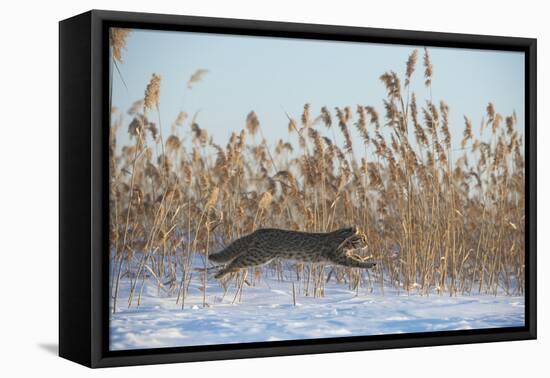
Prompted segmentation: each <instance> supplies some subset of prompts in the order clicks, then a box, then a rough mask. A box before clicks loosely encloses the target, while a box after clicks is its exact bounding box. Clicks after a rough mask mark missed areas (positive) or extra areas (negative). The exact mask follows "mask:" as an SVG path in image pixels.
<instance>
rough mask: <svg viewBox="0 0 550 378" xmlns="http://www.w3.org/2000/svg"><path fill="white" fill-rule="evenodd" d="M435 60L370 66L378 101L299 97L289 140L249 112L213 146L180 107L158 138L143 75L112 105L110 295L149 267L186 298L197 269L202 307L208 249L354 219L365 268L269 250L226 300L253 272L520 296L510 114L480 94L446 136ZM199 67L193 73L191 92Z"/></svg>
mask: <svg viewBox="0 0 550 378" xmlns="http://www.w3.org/2000/svg"><path fill="white" fill-rule="evenodd" d="M125 36H126V34H123V33H118V34H117V35H116V38H113V39H112V41H114V42H116V44H113V51H114V55H113V63H116V64H121V62H122V55H121V51H120V48H121V47H120V46H124V43H121V41H120V39H121V38H122V39H124V38H125ZM419 54H422V55H423V59H422V62H421V64H422V65H423V75H424V84H425V86H426V87H427V88H428V89H429V92H428V93H430V96H429V97H430V98H428V99H426V100H424V101H422V103H420V102H419V101H418V100H417V98H416V93H415V91H414V89H413V88H411V78H412V76H413V75H414V74H415V73H416V71H417V70H416V68H417V67H416V66H417V65H418V63H417V60H418V55H419ZM433 71H434V67H433V65H432V63H431V60H430V56H429V51H428V50H427V49H424V50H416V49H415V50H412V52H411V54H410V57H409V60H408V61H407V62H406V66H405V70H404V74H403V75H402V76H400V75H398V74H397V73H395V72H391V71H390V72H386V73H383V74H382V75H381V77H380V80H381V81H382V83H383V84H384V86H385V88H386V90H387V96H386V98H385V99H384V109H376V108H375V107H373V106H369V105H355V106H353V107H351V106H349V107H336V108H329V107H328V106H323V107H322V108H320V109H317V110H315V109H312V107H311V106H310V105H309V104H305V105H304V107H303V113H302V114H297V115H287V116H288V124H287V125H281V127H288V139H287V140H279V141H278V142H276V143H273V141H267V140H266V139H265V138H264V137H263V132H262V126H261V121H260V118H259V116H258V115H257V114H256V113H255V112H254V111H251V112H250V113H249V114H248V115H246V117H244V116H245V115H243V119H246V122H245V124H244V125H233V127H234V130H235V132H233V133H232V134H231V137H230V138H229V140H228V141H227V143H226V144H225V145H218V144H216V143H214V141H213V139H212V138H210V137H209V134H208V130H206V129H205V128H202V127H201V126H200V125H199V121H198V117H197V116H194V117H189V116H188V115H187V113H185V112H183V111H182V112H181V113H180V114H179V115H178V117H177V119H175V120H174V122H173V124H172V127H171V134H170V135H167V136H163V135H162V127H161V125H160V118H161V117H160V114H161V113H160V112H161V109H160V102H159V93H160V91H162V77H161V76H160V75H158V74H153V75H152V76H151V81H150V83H149V84H148V85H147V87H146V88H144V90H145V92H144V93H145V94H144V97H143V98H142V99H137V101H136V102H135V103H134V105H133V106H132V107H131V109H129V110H128V111H127V113H126V114H125V115H124V114H122V113H121V112H120V111H118V110H116V109H113V112H112V117H111V138H110V243H111V244H110V251H109V252H108V253H110V258H111V272H112V275H111V293H112V300H113V302H114V306H113V308H114V309H116V308H117V301H118V302H120V300H121V298H119V293H118V288H119V283H120V280H121V278H123V277H129V279H130V280H131V292H130V294H129V296H128V298H123V300H125V301H127V304H128V306H133V305H139V302H140V293H141V290H143V286H144V282H145V281H146V280H147V281H148V282H149V281H151V282H154V283H155V284H157V285H158V287H159V290H160V289H161V288H162V289H164V290H168V291H170V292H172V293H174V294H177V295H175V297H177V299H176V301H177V302H178V304H181V306H182V308H183V307H184V306H185V298H186V295H187V290H188V287H189V283H190V282H191V279H199V280H200V282H201V284H202V285H201V286H202V287H201V290H202V292H203V305H205V306H206V305H207V298H208V297H207V290H208V285H212V284H213V281H212V280H210V281H209V279H208V278H209V268H210V267H211V264H209V262H208V255H209V253H212V252H215V251H217V250H219V249H221V248H223V246H224V245H226V244H228V243H229V242H231V241H232V240H234V239H236V238H239V237H241V236H243V235H245V234H248V233H250V232H252V231H254V230H255V229H257V228H261V227H276V228H283V229H291V230H300V231H309V232H324V231H331V230H334V229H336V228H339V227H342V226H344V225H355V226H357V227H358V228H359V229H360V230H361V233H362V235H363V238H364V240H365V242H366V248H364V249H363V250H361V253H362V254H363V257H366V256H371V257H372V258H373V259H375V260H377V261H379V262H380V263H379V264H378V265H377V267H376V268H375V269H373V270H371V271H369V272H365V271H360V270H357V269H348V268H341V267H328V266H324V265H323V264H294V263H289V262H285V261H275V262H272V263H271V264H270V265H268V266H266V267H261V268H253V269H250V270H249V271H243V272H241V273H240V274H237V275H235V276H233V277H232V278H231V279H230V280H228V281H224V282H220V283H219V284H221V285H223V286H224V288H226V292H228V291H230V290H233V292H232V294H231V295H232V296H234V298H233V301H237V300H239V298H240V295H241V294H242V290H243V286H244V285H257V284H261V281H262V278H263V277H265V276H266V275H271V276H273V277H275V278H276V279H279V280H286V281H289V293H292V298H293V301H295V300H296V296H301V295H307V296H319V297H322V296H324V295H325V291H324V287H325V283H326V282H328V281H329V280H335V281H336V282H339V283H341V284H342V285H347V286H348V287H349V288H350V290H356V291H357V292H358V293H359V288H360V287H363V288H370V289H373V288H375V287H376V288H378V289H379V290H380V291H381V292H382V293H383V292H384V287H395V288H398V289H399V290H400V291H401V290H402V291H404V292H409V293H411V292H414V293H418V294H422V295H433V294H441V295H443V294H446V295H468V294H472V295H473V294H494V295H496V294H508V295H512V294H519V295H522V294H523V291H524V258H525V250H524V230H525V217H524V208H525V203H524V199H525V193H524V189H525V185H524V183H525V176H524V174H525V173H524V152H523V140H522V135H521V133H520V132H519V131H518V129H517V120H516V116H515V114H512V115H509V116H503V115H501V114H500V113H498V112H497V110H496V109H495V106H494V105H493V104H492V103H488V105H486V109H485V113H486V114H485V117H484V120H483V122H482V124H481V125H480V127H479V128H478V129H477V130H476V132H475V133H474V131H473V130H474V128H473V125H472V122H471V121H470V119H469V118H468V117H464V129H463V133H462V135H451V129H450V125H449V112H450V106H449V105H447V104H446V103H445V102H444V101H439V102H438V103H436V102H434V101H433V99H432V91H431V84H432V80H433ZM205 74H207V71H206V70H198V71H197V72H195V74H193V75H192V76H191V78H190V79H189V83H188V89H191V88H192V87H193V86H195V85H200V81H201V80H202V78H203V76H204V75H205ZM402 82H403V84H402ZM128 116H129V117H128ZM128 118H129V119H128ZM352 129H355V130H356V131H354V133H358V134H359V135H360V137H361V138H360V139H353V138H352V136H351V135H352V133H351V130H352ZM126 131H127V132H128V133H129V136H130V143H129V144H128V145H124V146H117V140H116V136H117V133H119V132H126ZM336 134H339V135H341V137H339V138H336ZM327 135H330V136H331V137H328V136H327ZM455 138H457V141H460V143H459V146H460V147H459V148H457V147H456V146H457V145H458V144H454V143H453V140H455ZM337 140H343V143H340V144H339V143H338V142H337ZM196 261H202V266H200V267H197V266H196V264H194V263H193V262H196ZM216 284H217V283H216ZM119 304H120V303H119Z"/></svg>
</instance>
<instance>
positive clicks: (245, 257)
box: [214, 249, 273, 279]
mask: <svg viewBox="0 0 550 378" xmlns="http://www.w3.org/2000/svg"><path fill="white" fill-rule="evenodd" d="M271 260H273V257H272V256H271V254H269V253H266V252H265V251H263V250H260V249H250V250H248V251H247V252H246V253H243V254H241V255H240V256H238V257H237V258H235V259H234V260H233V261H231V262H230V263H229V264H227V266H225V267H224V268H223V269H221V270H220V271H219V272H218V273H216V275H215V276H214V278H216V279H221V278H223V277H225V276H227V275H228V274H231V273H236V272H238V271H239V270H240V269H242V268H248V267H252V266H258V265H264V264H267V263H268V262H270V261H271Z"/></svg>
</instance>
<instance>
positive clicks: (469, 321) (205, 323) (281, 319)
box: [110, 272, 524, 350]
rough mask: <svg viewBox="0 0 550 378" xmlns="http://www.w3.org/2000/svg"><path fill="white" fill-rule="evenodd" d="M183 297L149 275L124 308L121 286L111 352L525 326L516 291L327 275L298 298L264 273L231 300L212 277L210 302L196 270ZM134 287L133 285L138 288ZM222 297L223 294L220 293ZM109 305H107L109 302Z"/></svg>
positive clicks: (288, 285)
mask: <svg viewBox="0 0 550 378" xmlns="http://www.w3.org/2000/svg"><path fill="white" fill-rule="evenodd" d="M193 276H195V277H193V279H192V281H191V284H190V287H189V294H188V296H187V297H186V299H185V308H184V309H183V310H182V308H181V302H180V304H176V297H177V294H176V293H172V294H171V293H168V291H166V290H163V289H160V290H159V289H158V287H157V285H156V281H154V280H153V279H151V278H149V279H147V280H145V286H144V288H143V291H142V293H141V302H140V305H139V307H137V306H136V301H135V300H134V302H133V305H132V307H130V308H128V306H127V300H126V299H127V297H128V293H129V288H130V280H129V279H128V278H123V279H122V280H121V283H120V290H119V295H120V296H119V301H118V304H117V312H116V313H115V314H112V315H111V322H110V330H111V332H110V333H111V350H124V349H135V348H140V349H141V348H159V347H169V346H190V345H208V344H227V343H243V342H258V341H275V340H293V339H304V338H326V337H342V336H359V335H379V334H395V333H410V332H429V331H444V330H461V329H479V328H494V327H511V326H522V325H523V324H524V298H523V297H513V296H504V295H502V296H490V295H481V296H478V295H475V296H474V295H472V296H458V297H449V296H448V295H442V296H440V295H436V294H434V295H430V296H421V295H418V294H413V293H411V294H410V295H407V293H405V292H403V291H402V290H401V291H400V292H398V291H397V290H396V289H388V288H386V289H385V292H384V295H382V294H381V293H380V291H379V289H378V288H377V287H376V286H375V287H374V290H370V289H368V288H361V289H360V290H359V292H358V293H357V292H355V291H352V290H349V288H348V286H347V285H345V284H342V283H340V284H338V283H336V282H335V281H334V279H332V280H331V281H330V282H329V283H327V284H326V286H325V296H324V297H323V298H313V297H306V296H303V290H301V289H300V288H299V287H298V286H296V292H297V299H296V302H297V303H296V306H294V304H293V299H292V282H291V281H278V280H277V279H276V277H271V276H268V277H265V278H263V279H262V280H261V281H260V282H258V283H256V284H255V286H246V285H244V287H243V292H242V297H241V300H240V302H239V301H238V299H237V300H236V301H235V303H232V302H233V298H234V297H235V292H236V288H235V287H234V286H233V285H232V286H231V287H230V289H229V291H228V292H227V294H226V295H225V296H223V289H222V287H221V286H220V284H219V283H218V282H217V281H215V280H210V281H209V282H208V288H207V296H206V301H207V306H206V307H203V306H202V292H201V291H200V286H201V284H200V279H199V276H200V273H197V272H194V273H193ZM140 284H141V283H139V284H138V289H139V288H140ZM222 297H223V298H222ZM111 305H112V303H111Z"/></svg>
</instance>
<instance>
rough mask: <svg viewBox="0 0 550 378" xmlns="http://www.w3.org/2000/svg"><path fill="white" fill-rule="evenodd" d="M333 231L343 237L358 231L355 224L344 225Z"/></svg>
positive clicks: (355, 233)
mask: <svg viewBox="0 0 550 378" xmlns="http://www.w3.org/2000/svg"><path fill="white" fill-rule="evenodd" d="M335 232H336V233H338V234H339V235H342V236H343V237H345V238H348V237H350V236H353V235H357V234H358V233H359V230H358V229H357V227H355V226H346V227H343V228H340V229H338V230H336V231H335Z"/></svg>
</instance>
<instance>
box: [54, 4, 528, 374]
mask: <svg viewBox="0 0 550 378" xmlns="http://www.w3.org/2000/svg"><path fill="white" fill-rule="evenodd" d="M111 26H117V27H128V28H147V29H157V30H175V31H199V32H205V33H222V34H224V33H226V34H233V35H253V36H273V37H289V38H305V39H318V40H337V41H356V42H378V43H388V44H404V45H408V44H415V45H426V46H444V47H461V48H471V49H490V50H507V51H522V52H524V53H525V109H526V112H525V125H526V127H525V142H526V145H525V151H526V178H527V179H526V183H525V185H526V194H527V198H526V202H525V203H526V209H525V211H526V238H525V239H526V245H525V251H526V288H525V291H526V295H525V326H524V327H513V328H494V329H478V330H463V331H445V332H430V333H411V334H404V335H381V336H360V337H341V338H330V339H310V340H297V341H276V342H261V343H246V344H231V345H210V346H193V347H177V348H159V349H142V350H126V351H109V348H108V341H109V328H108V324H109V314H108V308H109V304H108V298H107V290H106V287H107V286H106V285H107V284H106V280H107V279H108V254H106V253H103V252H104V251H105V249H106V248H108V242H109V240H108V232H107V229H108V194H109V193H108V186H107V182H108V127H109V126H108V125H109V121H108V119H109V118H108V117H109V115H108V111H106V109H107V107H108V102H107V101H106V99H107V98H108V80H109V77H108V51H109V50H108V49H109V46H108V31H107V30H108V28H109V27H111ZM536 50H537V41H536V39H530V38H515V37H498V36H486V35H468V34H449V33H435V32H420V31H406V30H387V29H374V28H359V27H347V26H346V27H344V26H329V25H313V24H298V23H283V22H267V21H251V20H237V19H224V18H207V17H191V16H175V15H161V14H145V13H127V12H113V11H101V10H92V11H89V12H86V13H84V14H81V15H78V16H75V17H72V18H69V19H67V20H63V21H61V22H60V23H59V93H60V94H59V187H60V189H59V219H60V221H59V355H60V356H61V357H64V358H67V359H69V360H72V361H75V362H77V363H80V364H83V365H86V366H88V367H94V368H95V367H109V366H119V365H140V364H157V363H169V362H187V361H202V360H220V359H234V358H250V357H266V356H280V355H296V354H310V353H328V352H344V351H357V350H370V349H386V348H407V347H419V346H435V345H448V344H467V343H481V342H496V341H509V340H527V339H535V338H536V335H537V331H536V330H537V316H536V313H537V311H536V309H537V304H536V95H537V76H536V72H537V51H536Z"/></svg>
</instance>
